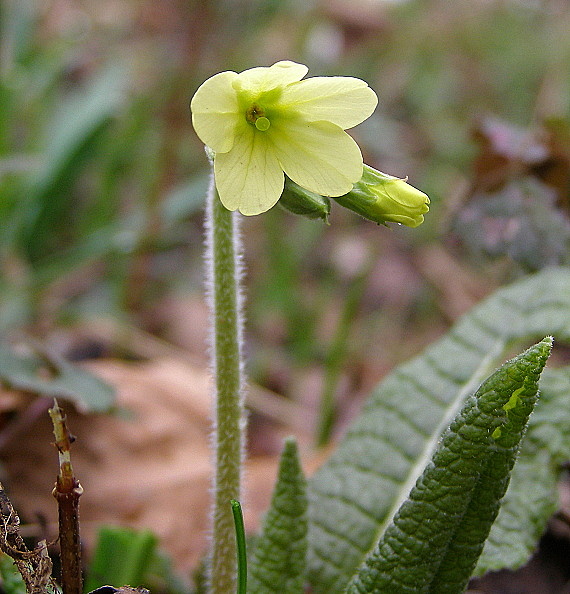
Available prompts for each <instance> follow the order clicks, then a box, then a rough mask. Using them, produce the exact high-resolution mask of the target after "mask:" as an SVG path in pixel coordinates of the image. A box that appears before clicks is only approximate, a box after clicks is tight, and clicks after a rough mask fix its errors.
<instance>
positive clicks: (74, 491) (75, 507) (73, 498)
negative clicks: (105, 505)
mask: <svg viewBox="0 0 570 594" xmlns="http://www.w3.org/2000/svg"><path fill="white" fill-rule="evenodd" d="M49 414H50V417H51V420H52V423H53V433H54V435H55V446H56V447H57V450H58V452H59V474H58V476H57V481H56V483H55V488H54V490H53V496H54V497H55V498H56V500H57V505H58V511H59V542H60V548H61V553H60V556H61V587H62V590H63V594H82V592H83V577H82V575H81V543H80V540H79V497H80V496H81V494H82V493H83V488H82V487H81V485H80V484H79V481H78V480H77V479H76V478H75V476H73V468H72V466H71V457H70V446H71V443H72V442H73V441H75V438H74V437H73V436H72V435H71V433H70V432H69V430H68V428H67V425H66V423H65V416H64V414H63V411H62V410H61V409H60V408H59V406H58V404H57V401H56V400H55V399H54V405H53V408H50V409H49Z"/></svg>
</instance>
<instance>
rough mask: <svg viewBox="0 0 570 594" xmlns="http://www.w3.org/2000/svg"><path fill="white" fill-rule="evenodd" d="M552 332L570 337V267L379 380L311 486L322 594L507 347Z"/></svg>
mask: <svg viewBox="0 0 570 594" xmlns="http://www.w3.org/2000/svg"><path fill="white" fill-rule="evenodd" d="M546 334H552V335H554V337H555V338H556V339H558V340H566V341H567V340H569V338H570V270H568V269H566V268H551V269H547V270H544V271H542V272H540V273H538V274H536V275H533V276H530V277H528V278H525V279H523V280H522V281H519V282H516V283H514V284H513V285H511V286H509V287H506V288H504V289H501V290H499V291H497V292H496V293H495V294H494V295H491V296H490V297H489V298H487V299H486V300H485V301H483V302H482V303H481V304H479V305H478V306H477V307H475V308H474V309H473V310H472V311H471V312H470V313H469V314H467V315H466V316H464V317H463V318H462V319H461V320H460V321H459V322H458V323H457V324H456V325H455V326H454V327H453V328H452V329H451V330H450V332H449V333H448V334H447V335H446V336H445V337H444V338H442V339H440V340H439V341H438V342H436V343H434V344H433V345H432V346H431V347H429V348H428V349H426V351H425V352H424V353H423V354H422V355H420V356H418V357H416V358H415V359H412V360H411V361H409V362H408V363H405V364H404V365H401V366H400V367H398V368H397V369H396V370H395V371H394V372H392V373H391V374H390V375H389V376H387V377H386V378H385V379H384V380H383V381H382V382H381V383H380V385H379V386H378V388H377V390H376V391H375V392H374V394H373V395H372V397H371V399H370V400H369V401H368V403H367V404H366V406H365V407H364V409H363V411H362V413H361V415H360V416H359V417H358V419H357V420H356V421H355V423H354V424H353V425H352V427H351V429H350V430H349V432H348V433H347V435H346V436H345V438H344V439H343V441H342V443H341V444H340V445H339V447H338V449H337V450H336V452H335V453H334V454H333V456H332V457H331V458H330V459H329V460H328V461H327V463H326V464H324V465H323V467H322V468H321V469H319V471H318V472H317V473H316V474H315V475H314V477H313V478H312V480H311V481H310V483H309V580H310V582H311V584H312V587H313V589H314V591H315V592H316V593H326V594H333V593H336V592H342V591H343V590H344V588H345V587H346V585H347V583H348V581H349V580H350V578H351V577H352V575H353V574H354V573H355V572H356V570H357V568H358V567H359V566H360V565H361V564H362V562H363V561H364V559H365V558H366V556H367V554H368V553H369V552H370V551H371V550H372V549H373V547H374V546H375V544H376V543H377V542H378V540H379V539H380V537H381V536H382V534H383V533H384V531H385V530H386V528H387V526H388V525H389V524H390V523H391V521H392V518H393V517H394V515H395V513H396V511H397V510H398V508H399V507H400V505H401V504H402V503H403V502H404V501H405V499H406V498H407V496H408V494H409V492H410V490H411V488H412V487H413V486H414V484H415V483H416V480H417V478H418V477H419V475H420V474H421V472H422V471H423V469H424V467H425V466H426V464H427V463H428V461H429V460H430V459H431V457H432V454H433V452H434V450H435V447H436V446H437V442H438V440H439V438H440V435H441V433H442V432H443V431H444V429H446V428H447V427H448V426H449V424H450V423H451V420H452V419H453V418H454V417H455V416H456V414H457V412H458V411H459V410H460V409H461V407H462V406H463V403H464V400H465V398H466V397H467V396H469V395H470V394H472V393H473V392H474V391H475V390H476V388H477V387H478V386H479V384H480V383H481V382H482V381H483V380H484V379H485V378H486V377H487V376H488V375H489V373H490V372H491V371H492V369H493V368H494V367H496V366H497V365H498V363H499V362H500V360H501V358H503V357H504V353H505V351H506V349H507V348H510V347H512V346H513V344H514V343H515V342H517V341H523V340H529V341H530V340H531V339H533V338H540V337H542V336H545V335H546ZM523 448H524V446H523ZM513 487H514V480H513ZM535 529H536V528H535ZM492 535H493V533H491V536H492Z"/></svg>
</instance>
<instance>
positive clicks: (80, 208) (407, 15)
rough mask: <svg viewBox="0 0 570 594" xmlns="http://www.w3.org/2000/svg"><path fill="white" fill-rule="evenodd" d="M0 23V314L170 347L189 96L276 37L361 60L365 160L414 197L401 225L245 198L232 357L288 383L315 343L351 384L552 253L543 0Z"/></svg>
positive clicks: (553, 14) (193, 256)
mask: <svg viewBox="0 0 570 594" xmlns="http://www.w3.org/2000/svg"><path fill="white" fill-rule="evenodd" d="M0 26H1V36H0V330H1V331H2V332H3V333H4V335H5V336H10V335H12V334H13V333H14V332H21V331H22V330H25V331H26V332H29V333H32V334H33V335H35V336H38V337H40V338H42V339H43V340H49V339H50V338H53V336H54V333H55V332H57V331H61V329H62V328H65V329H69V331H70V333H71V334H73V333H74V332H75V333H77V332H78V328H84V327H85V324H89V323H91V322H92V321H93V320H99V321H101V320H106V321H107V322H108V321H111V328H112V329H113V330H112V331H109V332H107V333H106V334H105V332H103V334H104V335H105V336H104V338H102V337H101V334H102V333H101V332H99V333H98V334H96V333H95V334H96V339H94V338H93V336H94V334H93V335H92V336H91V339H90V342H89V345H88V346H89V348H87V347H85V345H84V344H79V345H78V344H76V343H75V342H73V341H72V340H70V339H69V340H68V341H67V342H64V347H65V348H63V350H64V351H65V350H67V351H68V352H67V353H66V354H70V352H71V351H74V349H75V351H74V352H71V354H72V355H73V356H75V357H76V358H81V357H90V356H98V355H114V356H117V355H119V356H133V357H136V356H138V355H140V354H137V353H136V352H135V353H133V352H132V349H129V347H128V345H126V344H125V343H124V341H123V342H122V340H121V337H122V338H124V336H125V333H128V329H129V328H130V329H132V328H137V329H140V330H143V331H145V332H148V333H149V334H150V335H152V336H158V337H160V338H164V339H165V340H167V341H169V342H170V343H175V344H176V343H178V345H179V346H182V347H185V348H188V349H189V350H192V348H193V346H192V344H194V343H192V344H189V343H190V342H192V340H193V335H192V333H191V332H190V335H191V336H190V338H188V337H186V338H184V337H180V336H179V335H176V332H175V331H174V329H175V328H176V327H177V325H179V324H181V318H183V317H185V316H186V313H184V312H187V311H188V308H193V307H194V308H197V309H198V310H199V311H202V310H201V309H200V307H201V305H200V303H201V302H202V301H201V299H202V298H201V294H202V288H203V287H202V262H201V252H202V243H203V233H202V214H203V213H202V208H203V201H204V198H203V196H204V191H205V187H206V183H207V177H208V171H207V161H206V157H205V155H204V152H203V147H202V146H201V145H200V142H199V140H198V139H197V138H196V136H195V135H194V133H193V130H192V127H191V123H190V116H189V109H188V103H189V100H190V97H191V96H192V94H193V93H194V91H195V90H196V88H197V87H198V86H199V85H200V84H201V83H202V82H203V81H204V80H205V79H206V78H208V77H209V76H211V75H213V74H214V73H216V72H219V71H222V70H236V71H241V70H244V69H246V68H250V67H252V66H257V65H270V64H272V63H273V62H275V61H277V60H281V59H291V60H295V61H299V62H302V63H305V64H307V65H308V66H309V68H310V72H309V75H312V76H315V75H337V74H338V75H352V76H357V77H360V78H363V79H365V80H366V81H368V83H369V84H370V86H371V87H372V88H374V89H375V91H376V92H377V94H378V96H379V99H380V103H379V106H378V108H377V110H376V113H375V114H374V115H373V116H372V117H371V118H370V119H369V120H368V121H366V122H365V123H364V124H362V125H361V126H359V127H358V128H356V129H355V130H354V131H353V134H354V136H355V137H356V138H357V140H358V142H359V143H360V145H361V147H362V150H363V153H364V155H365V161H366V162H367V163H369V164H370V165H372V166H374V167H377V168H378V169H381V170H383V171H385V172H387V173H390V174H392V175H398V176H402V177H405V176H408V177H409V181H410V183H412V184H413V185H415V186H417V187H419V188H421V189H422V190H424V191H425V192H426V193H428V194H429V196H430V198H431V200H432V202H431V212H430V213H429V214H428V216H427V217H426V222H425V223H424V225H422V226H421V227H420V228H419V229H416V230H409V229H405V228H394V229H392V230H388V229H385V228H383V227H376V226H374V225H373V224H372V223H369V222H366V221H363V220H361V219H359V218H358V217H356V216H355V215H354V214H352V213H350V212H348V211H343V209H342V208H340V207H339V206H338V205H334V208H333V213H332V216H331V220H330V226H325V225H323V224H321V223H318V222H314V221H308V220H303V219H300V218H296V217H294V216H293V215H291V214H289V213H287V212H285V211H283V210H281V209H280V208H278V207H276V208H274V209H273V210H272V211H271V212H269V213H268V214H267V215H263V216H260V217H254V218H250V219H246V220H244V224H243V237H244V244H245V262H246V267H247V277H246V279H245V284H246V286H247V289H246V293H247V317H248V329H247V339H248V347H247V348H248V353H249V358H250V365H249V373H250V376H251V377H252V379H253V380H254V381H257V382H259V383H262V384H264V385H265V386H266V387H269V388H271V389H274V390H276V391H278V392H279V393H282V394H287V395H289V396H291V395H293V394H294V393H295V392H296V390H298V388H299V386H301V387H302V386H305V385H306V384H307V379H306V378H307V369H313V368H315V367H316V368H318V369H321V370H322V369H324V370H325V371H324V372H323V373H324V374H325V376H326V377H328V379H327V380H326V381H325V384H327V385H328V388H325V389H328V390H333V391H336V392H337V393H338V394H339V395H342V394H350V395H352V396H355V395H356V396H358V395H364V394H365V393H366V392H367V390H368V389H369V388H370V387H371V386H372V385H373V384H374V383H375V382H376V381H377V380H378V379H379V378H380V377H381V376H382V374H383V373H384V372H385V371H386V370H387V369H388V368H391V367H392V366H393V365H394V363H396V362H398V361H401V360H402V359H403V358H405V357H407V356H409V355H411V354H413V353H415V352H417V351H418V350H419V349H420V348H421V347H422V346H423V345H425V344H426V343H427V342H429V341H431V340H432V339H433V338H434V337H436V336H438V335H439V334H441V333H442V332H443V331H444V330H445V328H446V327H448V325H449V324H450V323H451V322H452V321H453V320H454V319H455V318H456V317H457V316H458V315H460V314H461V313H463V312H464V311H466V310H467V309H468V308H469V307H470V306H471V305H472V304H473V303H475V302H476V301H478V300H479V299H480V298H481V297H482V296H483V295H485V294H486V293H487V292H489V291H490V290H491V289H492V288H494V287H496V286H498V285H500V284H502V283H504V282H506V281H507V280H510V279H511V278H513V277H516V276H519V275H520V274H522V273H524V272H528V271H532V270H537V269H539V268H542V267H544V266H546V265H549V264H553V263H562V264H564V263H567V261H568V243H569V237H570V231H569V221H568V207H569V188H570V182H569V180H570V176H569V170H570V124H569V121H570V120H569V117H570V113H569V112H570V36H569V35H568V31H569V30H570V10H569V9H568V3H567V2H565V1H564V0H558V1H554V0H553V1H543V2H540V1H531V0H528V1H522V0H521V1H515V0H511V1H507V0H505V1H491V0H489V1H483V0H456V1H454V2H449V1H448V0H409V1H407V2H406V1H401V2H387V1H382V0H334V1H325V0H323V1H321V2H317V1H314V0H264V1H247V0H216V1H212V0H210V1H209V0H184V1H183V0H165V1H162V2H155V1H151V0H84V1H81V2H77V1H73V0H53V1H52V0H43V1H39V0H38V1H32V0H3V2H2V3H1V4H0ZM284 231H285V232H284ZM166 303H167V304H169V306H168V307H166V306H165V304H166ZM173 303H177V304H179V305H178V306H172V304H173ZM180 304H182V305H180ZM185 308H186V309H185ZM197 318H199V320H200V321H196V320H194V321H191V323H192V324H194V323H196V324H199V323H203V319H204V318H203V316H202V317H200V316H197ZM105 328H108V326H105ZM87 334H88V335H89V332H87ZM58 336H59V335H58ZM70 345H71V346H70ZM195 350H196V351H197V352H203V346H202V343H200V344H198V345H196V346H195ZM77 351H79V352H77ZM306 398H309V399H310V398H311V396H306Z"/></svg>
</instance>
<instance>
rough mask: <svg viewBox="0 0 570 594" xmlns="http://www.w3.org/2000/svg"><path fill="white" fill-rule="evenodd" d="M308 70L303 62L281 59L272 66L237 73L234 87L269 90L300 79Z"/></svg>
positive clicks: (256, 91)
mask: <svg viewBox="0 0 570 594" xmlns="http://www.w3.org/2000/svg"><path fill="white" fill-rule="evenodd" d="M308 71H309V69H308V68H307V67H306V66H305V65H304V64H297V63H296V62H291V61H289V60H282V61H281V62H276V63H275V64H273V66H269V67H265V66H260V67H258V68H250V69H249V70H244V71H243V72H241V73H240V74H238V77H237V79H236V82H235V86H234V88H240V89H247V90H248V91H252V92H255V93H260V92H263V91H270V90H271V89H275V88H276V87H284V86H286V85H288V84H291V83H294V82H297V81H300V80H301V79H302V78H303V77H304V76H305V74H307V72H308Z"/></svg>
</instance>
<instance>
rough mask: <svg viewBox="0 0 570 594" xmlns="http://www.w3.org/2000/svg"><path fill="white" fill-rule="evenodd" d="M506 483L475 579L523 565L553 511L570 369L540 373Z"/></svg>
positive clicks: (567, 448) (569, 415)
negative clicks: (533, 404)
mask: <svg viewBox="0 0 570 594" xmlns="http://www.w3.org/2000/svg"><path fill="white" fill-rule="evenodd" d="M540 391H541V397H540V401H539V403H538V405H537V407H536V410H535V412H534V413H533V414H532V415H531V417H530V421H529V424H528V430H527V434H526V436H525V438H524V440H523V443H522V447H521V451H520V455H519V457H518V460H517V463H516V465H515V467H514V469H513V473H512V476H511V483H510V485H509V489H508V490H507V494H506V495H505V497H504V499H503V501H502V503H501V509H500V510H499V515H498V516H497V519H496V520H495V523H494V524H493V527H492V528H491V533H490V535H489V538H488V539H487V542H486V543H485V547H484V549H483V553H482V554H481V557H480V558H479V562H478V563H477V567H476V569H475V572H474V574H473V575H474V576H480V575H483V574H485V573H487V572H488V571H498V570H499V569H503V568H505V567H508V568H509V569H516V568H518V567H520V566H521V565H523V564H524V563H526V561H527V560H528V558H529V557H530V555H531V554H532V552H533V551H534V550H535V549H536V545H537V543H538V540H539V539H540V537H541V536H542V533H543V532H544V529H545V526H546V522H547V520H548V518H550V516H551V515H552V514H553V513H554V512H555V511H556V509H557V506H558V490H557V482H558V481H557V479H558V475H559V468H560V467H561V465H562V464H563V463H564V462H566V461H567V460H570V406H568V404H569V399H570V367H564V368H560V369H545V370H544V372H543V373H542V376H541V380H540Z"/></svg>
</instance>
